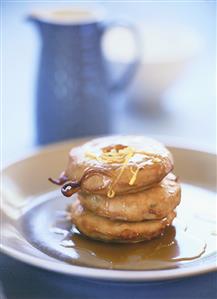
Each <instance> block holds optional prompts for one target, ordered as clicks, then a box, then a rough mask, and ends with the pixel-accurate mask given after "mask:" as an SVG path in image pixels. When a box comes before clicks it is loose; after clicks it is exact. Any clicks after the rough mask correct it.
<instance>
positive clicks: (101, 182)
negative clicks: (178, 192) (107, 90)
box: [64, 136, 173, 198]
mask: <svg viewBox="0 0 217 299" xmlns="http://www.w3.org/2000/svg"><path fill="white" fill-rule="evenodd" d="M172 168H173V159H172V156H171V153H170V152H169V151H168V150H167V149H166V148H165V147H164V146H163V145H162V144H161V143H159V142H157V141H155V140H153V139H150V138H145V137H142V136H110V137H104V138H98V139H94V140H92V141H90V142H87V143H85V144H83V145H82V146H79V147H76V148H73V149H72V150H71V152H70V155H69V162H68V166H67V169H66V171H65V173H64V176H66V177H68V179H69V180H72V181H74V182H79V184H80V185H79V186H80V190H81V191H83V192H89V193H92V194H100V195H104V196H108V197H110V198H112V197H114V196H115V195H120V194H126V193H135V192H138V191H141V190H145V189H148V188H150V187H151V186H152V185H154V184H156V183H158V182H160V181H161V180H162V179H163V178H164V177H165V176H166V175H167V174H168V173H169V172H170V171H171V170H172ZM84 176H85V179H83V180H82V178H83V177H84Z"/></svg>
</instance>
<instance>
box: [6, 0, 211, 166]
mask: <svg viewBox="0 0 217 299" xmlns="http://www.w3.org/2000/svg"><path fill="white" fill-rule="evenodd" d="M74 5H79V6H81V7H82V9H84V10H85V11H86V10H87V9H88V10H90V11H92V12H94V14H93V15H91V16H89V17H88V18H89V19H91V20H88V22H90V23H91V22H93V20H92V19H94V18H96V19H97V22H98V23H97V26H98V25H99V26H101V27H102V25H103V26H105V25H104V24H105V23H107V24H110V25H109V27H107V30H106V32H105V30H104V29H103V30H104V32H105V33H104V34H103V36H102V37H100V41H99V42H100V48H102V52H99V53H98V52H97V54H96V51H98V50H99V49H98V48H97V49H98V50H96V51H95V50H94V49H95V48H94V47H92V43H93V40H94V41H95V42H97V40H98V35H97V36H95V35H94V37H93V38H92V35H91V34H93V28H92V27H91V28H90V26H89V27H88V26H87V27H88V28H89V29H88V28H87V30H86V29H85V30H83V29H82V28H81V29H79V30H80V31H79V34H80V35H79V34H77V33H76V34H77V35H74V39H73V38H72V40H71V41H70V42H69V39H70V38H69V35H67V34H68V33H67V34H66V32H65V33H64V32H62V31H61V30H62V29H60V27H61V28H62V26H64V27H67V28H68V29H69V27H70V26H71V27H73V28H74V26H75V25H76V24H79V26H80V25H82V24H83V23H88V22H87V18H86V17H85V16H83V17H79V18H78V19H76V18H77V16H75V15H70V13H69V14H68V15H67V12H70V11H71V10H72V9H73V6H74ZM99 7H100V9H101V10H103V17H102V15H101V17H100V18H99V15H98V14H97V16H95V12H96V11H97V12H98V11H99ZM56 10H57V11H60V10H61V13H60V14H59V15H58V14H56V15H55V16H54V15H52V14H51V13H50V12H51V11H56ZM36 11H39V12H37V13H35V12H36ZM45 12H46V13H45ZM30 13H33V14H32V16H33V15H34V17H32V19H31V18H28V16H29V14H30ZM34 13H35V14H34ZM34 18H35V19H34ZM82 18H84V19H82ZM85 18H86V19H85ZM33 19H34V20H33ZM94 20H95V19H94ZM37 21H39V23H40V24H37ZM63 23H64V24H63ZM117 23H118V24H119V25H121V26H117ZM86 25H87V24H86ZM39 27H40V28H39ZM71 27H70V28H71ZM80 27H81V26H80ZM80 27H79V28H80ZM129 28H130V30H129ZM132 28H133V29H132ZM68 29H67V30H68ZM70 30H71V29H70ZM94 30H95V29H94ZM132 30H133V31H132ZM94 32H95V31H94ZM57 34H58V35H59V36H61V39H59V41H58V40H57ZM69 34H71V33H69ZM63 37H64V39H63ZM54 38H56V42H55V41H54ZM88 38H89V39H88ZM79 39H81V40H82V42H81V40H79ZM60 46H61V47H60ZM49 47H50V48H49ZM79 47H81V48H79ZM49 49H50V50H49ZM80 49H81V50H80ZM66 50H67V51H68V52H67V51H66ZM83 50H84V51H86V52H85V53H87V54H85V55H84V56H82V55H80V56H82V57H85V59H86V60H85V59H84V58H82V57H80V56H76V55H78V53H77V52H79V53H81V51H83ZM70 51H71V52H70ZM94 51H95V52H94ZM69 52H70V53H73V54H70V55H69V54H67V53H69ZM67 55H68V56H67ZM101 56H102V57H101ZM70 57H71V58H73V59H74V60H71V62H70V61H69V60H70V59H71V58H70ZM75 57H79V58H76V59H75ZM92 57H94V59H93V58H92ZM79 59H83V60H82V65H81V64H79ZM62 61H63V62H62ZM72 61H73V62H72ZM93 61H94V62H93ZM99 61H100V66H99ZM54 62H55V63H54ZM89 62H91V63H92V64H91V63H89ZM88 63H89V64H88ZM59 65H60V66H61V71H60V70H59V69H57V68H58V67H59ZM87 65H88V66H87ZM67 67H68V69H69V70H68V74H70V75H67V76H68V77H67V78H66V79H65V77H66V69H67ZM55 68H56V69H55ZM71 69H73V74H72V73H71V72H72V71H71ZM99 69H100V72H99ZM126 69H128V73H127V74H126V76H125V77H124V78H123V80H122V82H120V86H119V87H118V88H115V84H114V88H113V89H110V87H109V86H110V83H108V82H112V81H113V82H115V81H117V80H118V78H120V77H121V76H122V74H123V73H124V72H125V70H126ZM84 70H85V71H84ZM96 70H97V71H96ZM105 73H106V75H105ZM71 75H72V79H70V78H71V77H70V76H71ZM2 76H3V77H2V79H3V80H2V83H3V85H2V92H3V101H2V104H3V107H2V108H3V110H2V115H3V119H2V122H3V126H2V128H3V136H2V137H3V162H4V163H7V162H9V161H10V160H11V159H16V158H18V157H20V156H22V155H23V154H25V153H26V152H28V151H30V150H31V149H33V148H34V147H35V146H38V145H42V144H47V143H50V142H55V141H57V140H63V139H66V138H71V137H79V136H87V135H96V134H110V133H111V134H119V133H121V134H147V135H153V136H155V135H156V136H159V135H163V136H170V137H172V138H175V139H176V138H181V140H182V141H181V142H183V145H184V144H188V143H189V144H199V145H201V146H202V147H206V148H210V149H211V150H215V146H216V4H215V2H214V1H189V2H188V1H183V2H179V1H174V2H173V1H167V2H164V1H156V2H155V1H151V2H150V1H148V2H139V1H138V2H137V1H131V2H130V1H118V2H117V1H116V2H115V1H94V2H93V1H91V2H88V1H87V2H82V1H80V2H79V1H72V2H69V1H68V2H67V3H66V4H64V1H59V2H58V1H55V2H54V1H53V2H52V1H47V2H37V1H29V2H27V1H23V2H22V1H3V2H2ZM94 76H95V77H94ZM96 76H98V77H97V78H98V79H97V80H94V79H93V78H96ZM53 77H55V80H56V81H52V78H53ZM100 78H102V80H100ZM108 78H109V79H108ZM91 80H92V81H91ZM88 82H89V83H88ZM99 87H100V88H99ZM116 87H117V86H116ZM49 88H50V90H49ZM51 90H52V91H53V90H56V92H55V94H54V93H51ZM75 90H76V93H75ZM102 98H103V99H102ZM90 99H91V100H90ZM100 99H102V100H100ZM91 101H92V102H91ZM39 103H40V105H39ZM98 103H99V104H98ZM44 107H46V109H44ZM97 109H98V110H97ZM67 113H68V114H67ZM100 115H101V117H100ZM60 116H61V117H60ZM55 117H56V119H55ZM66 119H67V120H66ZM75 119H76V122H75V121H74V120H75ZM96 120H97V121H98V123H97V121H96ZM55 123H56V124H57V125H58V126H57V127H56V128H55ZM99 123H100V124H102V126H101V125H99ZM83 124H84V125H83ZM99 127H100V128H101V130H100V129H99ZM47 128H49V130H47ZM59 128H61V130H59ZM90 128H91V129H90ZM52 130H53V131H52ZM40 134H41V135H40ZM52 134H53V135H52ZM39 135H40V136H42V135H43V137H40V136H39ZM51 136H54V137H53V139H52V138H51Z"/></svg>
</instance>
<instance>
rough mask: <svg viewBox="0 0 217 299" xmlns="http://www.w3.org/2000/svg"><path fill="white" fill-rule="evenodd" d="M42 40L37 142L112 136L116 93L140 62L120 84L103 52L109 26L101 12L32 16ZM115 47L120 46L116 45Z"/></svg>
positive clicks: (56, 12) (47, 13)
mask: <svg viewBox="0 0 217 299" xmlns="http://www.w3.org/2000/svg"><path fill="white" fill-rule="evenodd" d="M30 18H31V20H32V21H34V23H35V24H36V25H37V27H38V29H39V32H40V36H41V41H42V44H41V56H40V63H39V70H38V82H37V95H36V128H37V133H36V136H37V143H38V144H46V143H50V142H55V141H59V140H63V139H68V138H72V137H81V136H88V135H100V134H107V133H110V128H111V126H110V124H111V119H112V115H111V105H112V103H111V99H110V97H111V93H112V92H115V91H118V90H120V89H123V88H124V87H125V86H126V85H127V84H128V83H129V81H130V80H131V78H132V77H133V75H134V73H135V70H136V67H137V65H138V58H136V59H135V61H133V62H132V63H131V64H130V65H129V66H128V67H127V69H126V70H125V71H124V74H123V75H122V77H121V78H119V79H118V82H112V79H111V78H109V75H108V71H107V70H108V67H107V65H106V61H105V59H104V57H103V52H102V47H101V44H102V37H103V34H104V33H105V31H106V30H107V29H108V28H112V27H114V26H124V27H127V28H128V29H129V30H130V31H131V32H132V34H133V36H134V37H135V42H137V34H136V32H135V30H134V29H133V27H132V26H130V25H128V24H119V23H115V22H113V23H109V24H107V23H106V22H105V20H104V18H103V17H102V15H101V14H99V13H98V12H96V11H91V10H85V9H78V8H73V9H71V10H66V11H52V12H51V11H50V12H43V13H42V12H41V13H35V14H32V15H31V17H30ZM114 47H115V45H114Z"/></svg>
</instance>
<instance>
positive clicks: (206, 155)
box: [1, 140, 217, 281]
mask: <svg viewBox="0 0 217 299" xmlns="http://www.w3.org/2000/svg"><path fill="white" fill-rule="evenodd" d="M82 142H83V140H74V141H71V142H67V143H60V144H55V145H51V146H48V147H46V148H42V149H40V150H38V151H37V152H35V153H34V154H32V155H30V156H28V157H26V158H24V159H22V160H19V161H17V162H15V163H12V164H10V165H9V166H7V167H6V168H5V169H3V171H2V178H3V180H2V183H3V184H2V185H3V190H2V194H3V201H2V205H1V216H2V244H1V248H2V251H3V252H4V253H6V254H8V255H9V256H11V257H13V258H16V259H18V260H20V261H23V262H25V263H28V264H31V265H34V266H37V267H40V268H44V269H47V270H51V271H55V272H59V273H64V274H68V275H74V276H81V277H86V278H94V279H103V280H113V281H115V280H116V281H156V280H167V279H175V278H180V277H186V276H192V275H198V274H202V273H206V272H210V271H214V270H216V269H217V265H216V253H217V249H216V235H217V233H216V223H215V219H216V193H215V192H216V155H215V154H214V153H210V152H207V151H204V150H198V149H193V148H189V147H183V146H180V145H177V144H173V143H170V144H166V145H167V147H168V148H169V149H170V151H171V152H172V154H173V156H174V160H175V173H176V174H177V175H178V176H179V177H180V180H181V182H182V202H181V204H180V206H179V207H178V211H177V215H178V216H177V219H176V222H175V228H176V234H177V236H178V235H179V233H181V234H184V233H185V232H186V231H188V233H190V234H191V235H192V236H194V237H195V238H197V240H200V241H201V242H202V240H203V242H204V243H203V244H205V246H204V248H205V250H204V252H203V253H202V254H201V255H200V256H199V255H198V257H197V258H195V259H193V260H192V259H186V260H180V261H178V262H177V261H176V263H174V264H173V265H172V266H171V265H170V266H168V267H163V266H162V267H159V268H157V267H153V268H149V267H146V269H145V270H144V269H142V268H141V269H139V268H138V267H137V269H133V268H131V269H128V268H127V267H125V266H124V265H125V264H124V259H123V256H125V257H126V253H124V248H123V247H122V248H123V251H122V252H123V255H121V259H120V261H121V264H120V263H119V264H118V266H117V267H116V268H115V267H112V266H111V267H110V268H109V267H108V264H107V262H108V261H107V260H105V259H104V258H103V256H102V254H101V252H102V250H103V247H102V246H111V245H109V244H108V245H105V244H103V245H101V243H100V242H99V243H97V244H96V243H95V244H96V247H97V250H98V253H100V254H98V253H97V251H94V250H95V248H96V247H94V250H93V252H89V253H88V255H86V253H85V254H84V255H82V254H83V253H82V251H81V250H80V251H79V252H78V251H77V250H75V249H74V248H71V247H70V242H69V240H65V239H64V238H63V237H64V234H65V232H66V231H67V226H68V225H69V223H67V222H66V221H65V219H66V218H65V216H66V207H67V205H68V204H69V203H70V200H73V199H65V198H62V196H61V195H60V191H59V188H56V186H53V185H52V184H50V183H49V182H48V180H47V178H48V177H50V176H53V177H55V176H56V177H57V176H58V175H59V173H60V172H61V170H62V169H63V168H64V166H65V165H66V163H67V157H68V152H69V150H70V148H71V147H73V146H76V145H78V144H80V143H82ZM62 219H64V221H63V226H64V227H60V226H58V227H56V225H54V223H56V222H58V223H60V222H61V221H62ZM179 231H180V232H179ZM78 238H80V237H78ZM81 238H82V237H81ZM176 239H177V242H176V243H177V244H176V245H174V246H176V254H177V250H178V251H179V248H180V250H181V249H182V246H181V244H179V242H180V241H179V238H178V237H177V238H176ZM186 240H187V239H186ZM67 242H68V243H67ZM79 242H80V243H79V244H80V248H81V249H82V250H85V246H86V245H85V244H87V243H85V242H89V241H87V240H84V239H82V241H80V239H79ZM92 242H97V241H92ZM186 242H187V241H186ZM179 245H180V246H179ZM94 246H95V245H94ZM122 246H125V245H122ZM142 246H144V245H142ZM186 246H187V247H188V244H187V243H186ZM186 246H185V247H186ZM173 249H174V247H173ZM187 249H189V248H187ZM112 250H113V249H112ZM118 250H120V248H119V249H118ZM181 251H182V250H181ZM140 252H141V250H140ZM97 254H98V255H97ZM124 254H125V255H124ZM78 255H80V256H79V258H80V257H81V261H82V262H79V263H78V262H77V260H78ZM174 256H175V255H174ZM99 257H100V258H99ZM134 258H135V257H134ZM136 258H137V260H136V259H135V262H133V263H132V264H134V265H136V263H137V264H138V265H139V260H138V257H136Z"/></svg>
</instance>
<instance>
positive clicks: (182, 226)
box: [20, 184, 217, 270]
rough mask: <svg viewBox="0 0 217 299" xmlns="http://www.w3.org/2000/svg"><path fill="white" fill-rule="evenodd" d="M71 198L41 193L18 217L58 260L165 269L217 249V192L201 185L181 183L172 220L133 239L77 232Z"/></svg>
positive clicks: (33, 241)
mask: <svg viewBox="0 0 217 299" xmlns="http://www.w3.org/2000/svg"><path fill="white" fill-rule="evenodd" d="M204 199H205V202H206V205H204ZM72 200H73V199H67V198H63V197H62V196H61V195H60V193H59V191H54V192H51V193H48V194H45V195H44V196H42V197H40V198H36V200H35V204H33V205H32V206H31V207H29V209H28V210H26V211H25V213H24V214H23V216H22V219H21V221H20V225H21V227H22V234H23V235H25V238H26V239H27V240H28V242H29V243H31V244H32V245H33V246H34V247H35V248H37V249H39V250H40V251H41V252H43V253H45V254H46V255H47V256H49V257H52V258H55V259H58V260H60V261H62V262H66V263H69V264H72V265H79V266H86V267H94V268H103V269H128V270H152V269H169V268H176V267H183V266H187V264H190V263H192V262H194V263H201V262H203V259H205V258H207V257H208V256H211V255H213V254H214V253H215V251H216V237H217V236H216V233H214V232H215V231H216V214H215V203H216V201H215V194H214V193H212V192H210V191H207V190H204V189H202V188H198V187H194V186H191V185H188V184H183V198H182V201H181V205H180V206H179V208H178V216H177V218H176V219H175V221H174V223H173V226H170V227H167V229H166V230H165V232H164V234H163V235H162V236H160V237H158V238H156V239H153V240H151V241H145V242H141V243H134V244H126V243H125V244H118V243H103V242H101V241H94V240H91V239H88V238H87V237H85V236H83V235H82V234H80V233H79V232H78V230H77V229H76V228H75V227H74V226H73V225H72V223H71V222H70V220H69V219H68V218H67V217H68V216H69V215H68V214H67V212H66V210H67V206H68V205H69V204H70V203H71V201H72Z"/></svg>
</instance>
